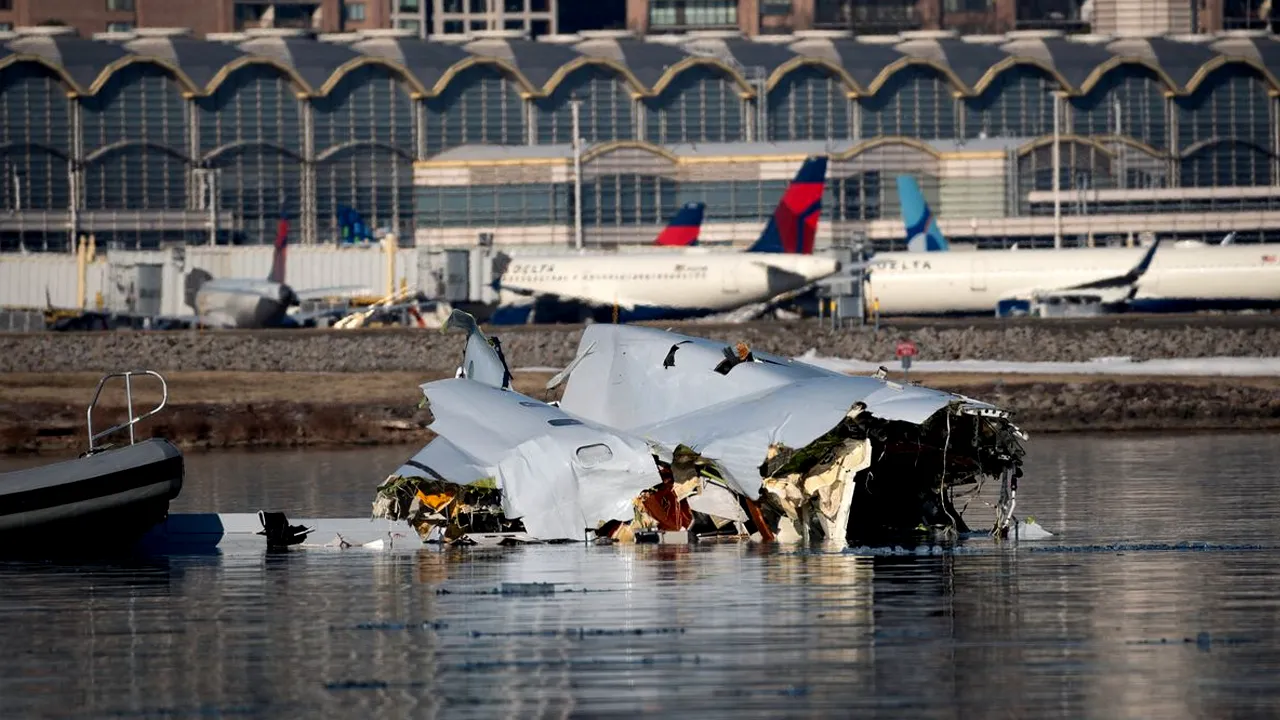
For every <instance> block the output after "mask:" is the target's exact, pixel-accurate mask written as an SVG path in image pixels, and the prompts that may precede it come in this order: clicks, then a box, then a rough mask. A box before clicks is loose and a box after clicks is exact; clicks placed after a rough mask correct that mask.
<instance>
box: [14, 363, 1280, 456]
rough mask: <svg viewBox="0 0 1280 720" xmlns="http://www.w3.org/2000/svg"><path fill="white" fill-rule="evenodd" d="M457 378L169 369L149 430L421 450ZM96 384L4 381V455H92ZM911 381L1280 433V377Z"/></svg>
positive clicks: (1066, 421)
mask: <svg viewBox="0 0 1280 720" xmlns="http://www.w3.org/2000/svg"><path fill="white" fill-rule="evenodd" d="M451 375H452V373H451V372H446V371H434V372H426V373H419V372H381V373H293V372H252V373H249V372H181V371H178V372H168V373H166V374H165V377H166V379H167V380H168V383H169V404H168V406H167V407H166V408H165V410H163V411H162V412H161V413H160V414H158V415H156V416H155V417H154V418H151V419H149V420H147V421H144V424H143V425H141V426H140V428H139V432H140V433H141V434H142V435H143V436H151V435H160V436H164V437H167V438H169V439H171V440H173V441H174V442H176V443H177V444H179V445H180V446H182V447H184V448H187V449H219V448H267V447H299V446H307V447H342V446H361V445H376V444H406V445H421V444H423V443H425V442H426V441H427V440H429V439H430V437H431V433H430V431H429V430H427V429H426V428H425V425H426V424H427V423H428V422H430V416H429V414H428V413H427V412H426V411H424V410H421V409H419V408H418V402H419V400H420V399H421V393H420V392H419V390H418V385H420V384H421V383H423V382H427V381H430V380H436V379H440V378H443V377H449V376H451ZM550 376H551V374H550V373H547V372H519V373H516V375H515V384H516V389H517V390H519V391H521V392H524V393H526V394H528V395H531V396H533V397H540V398H545V399H555V397H556V396H555V395H548V394H547V393H546V392H545V391H544V390H543V389H542V388H543V387H544V386H545V384H546V381H547V380H548V379H549V378H550ZM894 376H895V377H896V376H897V375H896V373H895V375H894ZM98 377H99V374H98V373H96V372H92V373H86V372H78V373H8V374H0V452H3V453H37V452H38V453H53V454H65V453H70V452H74V451H82V450H83V449H84V448H85V444H86V437H87V434H86V432H87V431H86V424H85V407H86V405H87V404H88V401H89V396H90V395H91V394H92V392H93V387H94V385H95V384H96V383H97V381H98ZM912 381H913V382H917V383H920V384H923V385H928V386H930V387H936V388H939V389H945V390H951V391H955V392H960V393H963V394H965V395H968V396H970V397H974V398H978V399H981V400H985V401H987V402H991V403H994V404H996V405H998V406H1000V407H1004V408H1006V409H1009V410H1012V411H1014V413H1015V415H1014V418H1015V422H1017V423H1018V424H1019V426H1021V427H1022V428H1024V429H1026V430H1027V431H1028V432H1031V433H1033V434H1034V433H1051V432H1135V431H1192V430H1195V431H1216V430H1230V431H1242V430H1280V378H1271V377H1245V378H1205V377H1166V376H1161V377H1143V376H1111V377H1109V376H1100V375H1090V376H1075V375H1005V376H995V375H981V374H976V373H934V374H916V373H913V375H912ZM158 399H159V394H158V392H157V391H156V389H155V388H154V387H150V386H149V383H147V382H146V380H145V379H144V380H140V381H138V383H137V386H136V387H135V390H134V407H135V409H136V410H138V411H145V409H147V408H149V407H152V406H153V405H154V403H155V402H156V401H157V400H158ZM124 407H125V404H124V393H123V390H122V389H121V388H119V387H114V388H109V389H107V390H104V391H103V397H102V399H101V401H100V409H99V411H98V412H95V415H94V425H95V429H98V430H101V429H105V428H107V427H110V425H111V424H114V423H116V422H120V421H121V420H123V418H124V417H125V415H124ZM122 437H127V435H124V436H122Z"/></svg>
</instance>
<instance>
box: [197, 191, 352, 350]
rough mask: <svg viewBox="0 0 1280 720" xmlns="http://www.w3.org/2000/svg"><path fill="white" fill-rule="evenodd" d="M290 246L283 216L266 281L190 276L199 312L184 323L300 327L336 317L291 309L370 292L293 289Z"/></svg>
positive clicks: (202, 273) (202, 274)
mask: <svg viewBox="0 0 1280 720" xmlns="http://www.w3.org/2000/svg"><path fill="white" fill-rule="evenodd" d="M288 243H289V220H288V218H287V217H285V216H284V215H283V214H282V215H281V217H280V223H279V225H278V226H277V230H276V241H275V252H274V254H273V256H272V259H271V272H270V273H269V274H268V275H267V278H266V279H265V280H259V279H256V278H219V279H214V277H213V276H212V275H210V274H209V273H208V272H206V271H204V270H202V269H200V268H196V269H194V270H192V271H191V272H190V273H187V278H186V287H185V290H186V300H187V304H188V305H190V306H191V307H192V308H193V309H194V310H195V311H196V312H195V315H194V316H190V317H185V318H181V319H183V320H187V321H190V322H196V323H199V324H201V325H204V326H207V327H218V328H264V327H290V326H297V325H299V324H302V323H304V322H306V321H307V320H309V319H311V318H313V317H318V316H320V315H331V314H333V311H331V310H322V311H317V312H314V313H295V314H293V315H290V314H289V313H288V311H289V308H290V307H292V306H294V305H298V304H299V303H300V302H301V301H303V300H310V299H318V298H324V297H333V296H335V295H347V294H352V293H357V292H368V288H363V287H331V288H315V289H312V290H295V289H293V288H292V287H290V286H289V285H287V284H286V283H285V281H284V269H285V257H286V254H287V252H288Z"/></svg>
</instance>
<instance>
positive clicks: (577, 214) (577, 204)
mask: <svg viewBox="0 0 1280 720" xmlns="http://www.w3.org/2000/svg"><path fill="white" fill-rule="evenodd" d="M581 106H582V98H581V97H579V96H578V94H577V93H574V94H573V95H572V96H571V97H570V98H569V107H570V111H571V113H572V115H573V242H574V245H575V246H576V247H577V248H578V249H579V250H581V249H582V138H581V137H580V135H579V132H578V112H579V108H580V107H581Z"/></svg>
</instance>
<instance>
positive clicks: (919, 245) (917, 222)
mask: <svg viewBox="0 0 1280 720" xmlns="http://www.w3.org/2000/svg"><path fill="white" fill-rule="evenodd" d="M898 200H899V201H901V203H902V224H903V225H904V226H905V227H906V230H907V250H909V251H911V252H941V251H945V250H950V249H951V244H950V243H948V242H947V238H946V237H945V236H944V235H943V234H942V231H941V230H939V229H938V219H937V218H936V217H934V216H933V211H932V210H930V209H929V203H928V202H927V201H925V199H924V193H922V192H920V185H919V184H917V183H916V179H915V178H914V177H912V176H910V175H899V176H898Z"/></svg>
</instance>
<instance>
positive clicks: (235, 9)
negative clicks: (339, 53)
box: [0, 0, 439, 38]
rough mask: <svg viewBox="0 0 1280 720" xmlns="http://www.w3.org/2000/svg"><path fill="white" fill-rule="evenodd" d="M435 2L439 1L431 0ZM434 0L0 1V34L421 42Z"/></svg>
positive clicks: (428, 25) (426, 29) (428, 24)
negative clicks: (400, 38)
mask: <svg viewBox="0 0 1280 720" xmlns="http://www.w3.org/2000/svg"><path fill="white" fill-rule="evenodd" d="M434 1H436V2H439V0H434ZM432 2H433V0H310V1H306V0H304V1H302V2H298V1H297V0H291V1H289V2H283V1H281V2H277V1H276V0H0V31H6V30H8V31H11V30H13V29H14V28H15V27H27V26H33V25H45V24H54V25H65V26H69V27H72V28H75V30H76V31H77V32H78V34H79V35H80V36H81V37H86V38H87V37H92V36H94V35H96V34H98V33H108V32H109V33H127V32H132V31H134V30H136V29H138V28H150V27H157V28H170V27H185V28H189V29H190V30H191V31H192V33H193V34H195V35H196V36H197V37H203V36H204V35H208V34H210V33H226V32H240V31H243V30H246V29H253V28H299V29H306V30H311V31H314V32H322V33H337V32H353V31H359V30H369V29H374V28H392V27H395V28H404V29H408V30H410V31H412V32H414V33H415V34H417V35H419V36H421V37H425V35H426V33H427V31H428V28H429V27H430V23H429V17H430V9H431V3H432Z"/></svg>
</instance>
